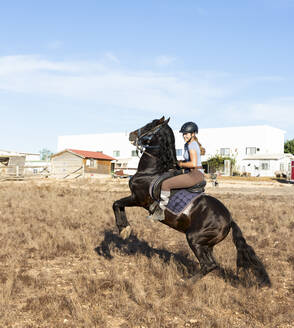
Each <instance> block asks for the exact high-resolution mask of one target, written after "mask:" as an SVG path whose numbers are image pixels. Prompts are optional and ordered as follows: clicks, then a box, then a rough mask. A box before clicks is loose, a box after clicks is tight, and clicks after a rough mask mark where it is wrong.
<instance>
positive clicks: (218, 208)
mask: <svg viewBox="0 0 294 328" xmlns="http://www.w3.org/2000/svg"><path fill="white" fill-rule="evenodd" d="M168 122H169V119H168V120H165V119H164V117H162V118H161V119H159V120H153V121H152V122H151V123H149V124H147V125H145V126H144V127H142V128H140V129H138V130H136V131H133V132H131V133H130V135H129V140H130V142H131V143H133V144H135V145H136V146H137V148H139V149H141V150H142V151H143V154H142V156H141V159H140V162H139V166H138V170H137V172H136V174H135V175H134V176H133V177H132V178H131V179H130V182H129V187H130V190H131V195H130V196H128V197H125V198H122V199H120V200H117V201H115V202H114V203H113V210H114V214H115V219H116V225H117V227H118V230H119V233H120V236H121V237H122V238H123V239H126V238H128V237H129V236H130V234H131V227H130V225H129V223H128V220H127V217H126V213H125V207H132V206H139V207H143V208H145V209H146V210H148V211H150V207H151V205H152V204H153V203H154V200H153V199H152V198H151V196H150V194H149V187H150V183H151V182H152V181H153V179H154V177H155V176H158V175H160V174H164V173H165V172H168V171H173V170H176V169H177V158H176V150H175V139H174V134H173V131H172V129H171V128H170V127H169V125H168ZM164 214H165V219H164V220H163V221H161V222H162V223H164V224H166V225H168V226H169V227H171V228H173V229H176V230H178V231H180V232H183V233H185V234H186V237H187V241H188V244H189V246H190V247H191V249H192V251H193V252H194V254H195V255H196V257H197V259H198V261H199V263H200V272H199V273H198V275H197V278H198V277H202V276H204V275H205V274H207V273H208V272H210V271H212V270H214V269H216V268H218V265H217V263H216V261H215V259H214V257H213V247H214V245H216V244H217V243H219V242H221V241H222V240H223V239H224V238H225V237H226V236H227V235H228V233H229V231H230V229H231V228H232V234H233V242H234V244H235V246H236V248H237V272H238V270H239V269H240V268H243V269H244V270H245V272H246V271H248V270H250V269H251V270H252V272H253V273H254V274H255V277H256V279H257V280H258V283H259V285H260V286H264V285H265V286H270V279H269V277H268V274H267V272H266V270H265V268H264V266H263V264H262V263H261V261H260V260H259V259H258V257H257V256H256V254H255V252H254V250H253V248H252V247H251V246H249V245H248V244H247V243H246V241H245V239H244V237H243V235H242V232H241V230H240V228H239V227H238V225H237V224H236V223H235V222H234V221H233V220H232V217H231V214H230V212H229V211H228V209H227V208H226V207H225V206H224V204H222V203H221V202H220V201H219V200H217V199H216V198H214V197H212V196H209V195H207V194H205V193H203V194H202V195H201V196H199V197H198V198H196V199H195V200H194V201H193V202H192V203H191V204H190V205H189V206H188V207H187V208H186V209H185V210H184V211H183V212H182V213H181V214H179V215H175V214H173V213H171V212H170V211H169V210H165V213H164Z"/></svg>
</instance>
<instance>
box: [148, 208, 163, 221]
mask: <svg viewBox="0 0 294 328" xmlns="http://www.w3.org/2000/svg"><path fill="white" fill-rule="evenodd" d="M148 218H149V219H151V220H153V221H163V220H164V219H165V217H164V210H162V209H161V208H160V207H159V206H157V207H156V209H155V211H154V213H153V214H152V215H150V216H148Z"/></svg>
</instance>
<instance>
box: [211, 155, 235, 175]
mask: <svg viewBox="0 0 294 328" xmlns="http://www.w3.org/2000/svg"><path fill="white" fill-rule="evenodd" d="M226 159H228V160H230V161H231V168H232V169H234V167H235V164H236V159H235V158H232V157H229V156H221V155H215V156H213V157H211V158H209V159H208V160H207V162H206V164H207V165H208V166H209V170H210V171H212V172H215V171H217V170H220V169H223V167H224V161H225V160H226Z"/></svg>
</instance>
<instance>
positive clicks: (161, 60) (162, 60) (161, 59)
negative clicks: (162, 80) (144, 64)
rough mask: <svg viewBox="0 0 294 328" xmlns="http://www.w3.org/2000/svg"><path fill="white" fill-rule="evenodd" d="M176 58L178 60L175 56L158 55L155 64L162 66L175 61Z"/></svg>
mask: <svg viewBox="0 0 294 328" xmlns="http://www.w3.org/2000/svg"><path fill="white" fill-rule="evenodd" d="M175 60H176V58H175V57H170V56H158V57H156V58H155V64H156V65H157V66H160V67H165V66H168V65H170V64H171V63H173V62H174V61H175Z"/></svg>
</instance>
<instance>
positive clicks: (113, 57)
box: [105, 52, 120, 64]
mask: <svg viewBox="0 0 294 328" xmlns="http://www.w3.org/2000/svg"><path fill="white" fill-rule="evenodd" d="M105 57H106V58H107V59H108V60H110V61H111V62H113V63H116V64H119V63H120V61H119V59H118V58H117V57H116V56H115V55H114V54H113V53H111V52H107V53H106V54H105Z"/></svg>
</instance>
